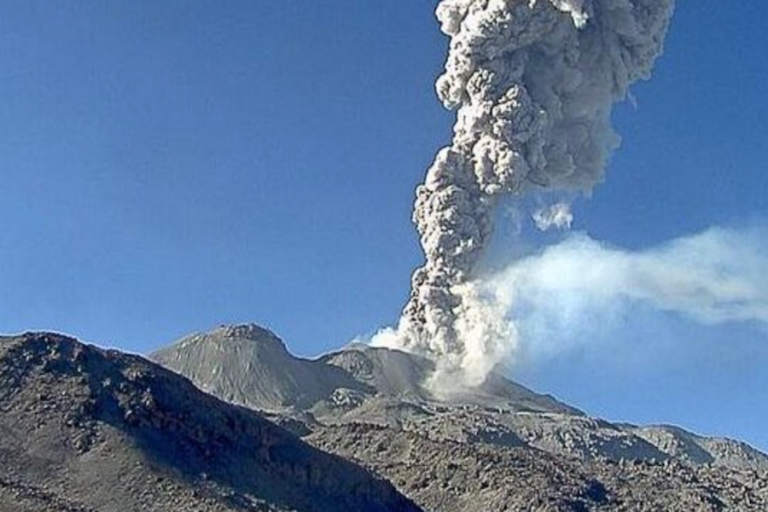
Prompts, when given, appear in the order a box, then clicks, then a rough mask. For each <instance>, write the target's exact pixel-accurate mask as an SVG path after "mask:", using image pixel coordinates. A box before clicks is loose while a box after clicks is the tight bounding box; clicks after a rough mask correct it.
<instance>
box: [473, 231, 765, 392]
mask: <svg viewBox="0 0 768 512" xmlns="http://www.w3.org/2000/svg"><path fill="white" fill-rule="evenodd" d="M767 250H768V233H766V231H764V230H758V229H752V230H732V229H722V228H713V229H710V230H708V231H706V232H704V233H701V234H698V235H695V236H690V237H685V238H680V239H677V240H674V241H672V242H669V243H666V244H663V245H661V246H658V247H654V248H650V249H646V250H641V251H628V250H624V249H619V248H614V247H609V246H607V245H605V244H601V243H599V242H597V241H595V240H593V239H591V238H589V237H588V236H586V235H583V234H575V235H571V236H569V237H568V238H567V239H566V240H565V241H564V242H562V243H560V244H558V245H554V246H551V247H548V248H546V249H545V250H543V252H541V253H540V254H536V255H533V256H530V257H527V258H524V259H521V260H519V261H517V262H514V263H512V264H511V265H509V266H508V267H507V268H506V269H504V270H502V271H501V272H498V273H496V274H493V275H488V276H485V277H483V278H480V279H478V280H476V281H473V282H472V283H470V284H468V285H466V286H467V287H468V288H471V289H472V292H471V295H466V296H467V297H471V298H470V299H468V300H467V304H468V305H467V310H468V312H469V313H468V314H467V315H466V316H465V318H464V322H465V323H466V324H468V325H469V326H470V327H469V328H468V329H467V333H471V335H472V336H473V337H474V341H473V342H472V344H473V346H474V347H476V348H477V347H478V346H479V349H480V350H478V352H477V353H475V354H474V356H473V359H472V363H473V365H468V366H467V368H466V370H467V372H468V375H469V376H470V377H475V378H477V379H482V378H483V377H484V375H485V374H486V372H488V371H490V370H491V369H493V367H495V366H496V365H497V364H498V363H501V362H502V361H504V360H505V359H508V358H510V357H514V353H515V351H516V350H519V349H525V350H526V352H539V353H550V354H551V353H557V352H559V351H563V350H566V349H567V348H569V347H570V346H571V345H574V344H579V343H584V342H586V341H587V340H583V339H577V338H579V337H580V336H583V335H584V330H583V326H585V325H590V329H589V330H591V331H592V332H593V333H595V332H599V331H600V330H601V329H609V328H610V327H609V325H608V324H610V323H611V322H612V321H613V320H615V317H617V316H620V315H621V312H622V311H632V310H634V309H635V307H636V306H639V305H642V306H644V307H645V308H649V309H651V310H655V311H660V312H668V313H674V314H678V315H681V316H683V317H685V318H687V319H688V320H690V321H693V322H696V323H698V324H702V325H719V324H725V323H731V322H734V323H752V324H754V325H756V326H758V327H760V328H762V329H764V330H765V331H766V332H768V251H767ZM470 301H471V305H470ZM488 318H492V323H488V321H487V319H488ZM494 324H495V325H494ZM504 324H506V325H507V327H506V328H507V329H508V333H509V335H508V336H507V337H506V338H504V337H501V336H497V335H496V334H495V333H497V332H499V325H504ZM480 339H482V340H484V343H485V344H480V343H479V342H478V340H480ZM490 340H495V341H496V344H493V343H489V341H490ZM533 344H535V346H532V345H533Z"/></svg>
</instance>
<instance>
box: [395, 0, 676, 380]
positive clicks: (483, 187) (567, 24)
mask: <svg viewBox="0 0 768 512" xmlns="http://www.w3.org/2000/svg"><path fill="white" fill-rule="evenodd" d="M672 10H673V0H442V1H441V2H440V3H439V5H438V7H437V17H438V19H439V21H440V23H441V26H442V31H443V32H444V33H445V34H446V35H448V36H449V37H450V39H451V40H450V52H449V55H448V60H447V63H446V67H445V73H444V74H443V75H442V76H441V77H440V78H439V79H438V81H437V92H438V95H439V97H440V99H441V100H442V102H443V104H444V105H445V107H446V108H449V109H455V110H456V111H457V121H456V125H455V127H454V136H453V141H452V143H451V145H450V146H448V147H446V148H443V149H442V150H441V151H440V152H439V153H438V155H437V157H436V159H435V162H434V164H433V165H432V167H431V168H430V169H429V171H428V173H427V177H426V180H425V182H424V184H423V185H421V186H419V188H418V190H417V199H416V205H415V211H414V215H413V219H414V222H415V224H416V226H417V228H418V231H419V234H420V236H421V245H422V247H423V250H424V253H425V256H426V263H425V264H424V266H423V267H422V268H420V269H418V270H417V271H416V272H415V274H414V276H413V283H412V292H411V297H410V300H409V302H408V304H407V306H406V307H405V310H404V312H403V316H402V318H401V321H400V325H399V327H398V331H397V333H396V334H391V333H390V336H389V338H390V339H389V340H388V341H386V342H385V343H390V344H397V345H399V346H400V347H402V348H405V349H407V350H410V351H414V352H421V353H425V354H427V355H431V356H433V357H434V358H436V359H438V360H440V361H442V362H443V363H444V364H445V365H447V366H449V367H450V366H455V367H457V368H460V367H462V366H465V363H466V359H467V358H473V357H476V354H475V353H473V351H475V350H483V347H482V346H475V347H470V346H468V343H474V344H476V345H477V344H480V345H483V344H485V345H488V346H491V345H494V342H493V340H488V341H487V342H486V341H482V338H483V337H485V338H488V337H493V336H507V337H509V336H512V335H513V334H514V333H512V332H509V329H512V328H513V326H501V325H499V326H496V327H498V328H496V327H494V326H493V325H491V324H492V322H490V319H485V320H482V319H475V320H476V321H477V322H480V323H483V326H482V329H484V331H485V332H483V333H478V332H475V331H476V330H477V328H478V325H476V322H475V320H473V321H470V320H469V319H468V317H467V315H470V314H471V311H468V308H470V307H471V304H470V303H471V301H472V300H473V298H472V293H473V292H472V291H471V288H468V287H467V286H465V284H466V283H468V282H469V281H470V280H471V278H472V277H473V270H474V269H475V267H476V265H477V263H478V260H479V259H480V257H481V256H482V255H483V252H484V250H485V249H486V247H487V246H488V243H489V240H490V238H491V235H492V232H493V225H492V224H493V223H492V214H493V211H494V208H495V206H496V204H497V202H498V199H499V198H500V197H501V196H503V195H507V194H513V195H523V194H526V193H527V192H529V191H538V192H541V193H546V192H554V193H555V195H557V194H558V193H559V194H563V193H573V192H583V193H588V192H589V191H590V190H591V189H592V187H593V186H594V185H595V184H596V183H598V182H600V181H602V179H603V173H604V169H605V164H606V159H607V156H608V154H609V152H610V151H611V150H612V149H613V148H615V147H616V145H617V143H618V137H617V136H616V134H615V133H614V132H613V130H612V128H611V125H610V112H611V107H612V105H613V104H614V103H615V102H617V101H620V100H622V99H624V98H625V97H626V95H627V90H628V87H629V86H630V84H632V83H633V82H635V81H637V80H639V79H643V78H647V77H648V76H649V73H650V71H651V68H652V66H653V63H654V60H655V59H656V57H657V56H658V55H659V54H660V53H661V50H662V43H663V40H664V35H665V33H666V30H667V26H668V23H669V20H670V17H671V14H672ZM535 218H536V219H537V224H539V221H541V224H540V225H542V226H545V227H546V226H550V225H562V224H570V220H571V216H570V211H569V210H568V208H567V205H563V204H558V205H555V206H552V207H549V208H545V209H542V211H541V212H538V213H537V214H536V215H535ZM468 322H469V323H468ZM473 322H475V323H473ZM470 324H471V325H470ZM467 331H472V339H473V340H472V341H469V340H468V338H467ZM491 331H494V332H491ZM393 339H396V341H393ZM478 339H480V341H478Z"/></svg>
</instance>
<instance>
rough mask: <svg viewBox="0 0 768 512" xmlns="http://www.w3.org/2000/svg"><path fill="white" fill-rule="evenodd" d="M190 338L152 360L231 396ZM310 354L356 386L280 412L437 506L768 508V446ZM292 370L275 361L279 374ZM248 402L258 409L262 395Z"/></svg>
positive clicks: (422, 372) (411, 370)
mask: <svg viewBox="0 0 768 512" xmlns="http://www.w3.org/2000/svg"><path fill="white" fill-rule="evenodd" d="M253 332H257V331H255V330H254V331H253ZM208 335H209V338H206V339H207V341H211V338H210V336H213V337H214V338H215V337H216V331H214V332H213V333H208ZM257 338H258V336H257ZM185 340H187V342H188V341H190V340H189V339H188V338H184V339H182V340H181V341H180V342H179V343H177V344H176V345H174V346H172V347H169V348H167V349H164V350H163V351H162V352H161V357H158V356H157V355H156V354H155V355H153V356H150V357H154V359H155V360H157V361H158V362H159V363H160V364H163V365H166V366H167V367H169V368H171V369H173V370H174V371H179V372H180V373H182V374H184V375H188V376H190V377H191V378H192V380H193V381H194V382H196V384H197V385H198V386H200V387H201V388H207V389H217V390H219V391H221V390H222V389H223V390H224V392H225V393H226V392H227V390H226V385H225V384H226V379H224V380H219V379H218V377H217V376H216V375H212V374H211V373H210V372H201V371H198V370H199V369H200V368H208V367H210V366H211V365H212V364H215V362H216V361H218V362H219V363H221V362H222V359H221V358H220V354H218V353H216V352H210V351H208V350H207V349H208V348H210V347H209V346H208V345H207V344H205V343H202V344H201V339H199V338H197V339H193V340H191V341H192V342H193V343H192V345H194V347H195V348H194V353H193V354H192V355H190V356H189V357H186V356H184V355H183V352H184V350H185V349H184V348H183V347H185V346H186V347H187V348H189V346H190V345H185ZM250 342H251V343H259V340H258V339H254V340H250ZM174 347H175V348H174ZM254 353H255V352H254ZM296 359H300V358H296ZM226 360H227V361H232V360H233V358H226ZM309 361H311V363H312V364H313V365H314V366H315V368H316V369H317V368H320V370H318V371H320V372H324V371H326V370H325V369H323V368H322V367H321V366H318V365H327V366H332V367H334V368H335V369H341V370H343V371H344V372H345V373H346V377H345V383H344V384H340V383H339V381H335V380H333V379H330V380H328V381H326V384H328V385H329V387H328V388H326V389H324V390H323V393H319V394H317V395H315V396H316V397H317V398H318V400H317V401H316V402H315V403H308V402H303V403H299V401H297V400H293V401H290V400H289V403H288V404H284V406H283V407H278V408H272V410H271V411H269V417H270V418H271V419H273V420H274V421H276V422H278V423H280V424H283V425H286V427H288V428H291V430H292V431H294V432H296V433H297V434H299V435H301V436H302V438H303V439H305V440H306V441H308V442H309V443H311V444H313V445H314V446H317V447H319V448H321V449H323V450H325V451H329V452H331V453H336V454H338V455H341V456H343V457H345V458H348V459H350V460H353V461H356V462H358V463H360V464H363V465H364V466H365V467H367V468H369V469H371V470H372V471H375V472H376V473H378V474H380V475H383V476H384V477H386V478H387V479H389V480H390V481H391V482H393V483H394V484H395V485H396V486H397V488H398V489H399V490H400V491H401V492H402V493H404V494H405V495H407V496H409V497H411V498H412V499H414V501H416V502H417V503H418V504H419V505H421V506H422V507H424V509H426V510H436V511H437V510H439V511H443V512H481V511H486V510H520V511H523V510H525V511H530V510H537V511H538V510H540V511H555V510H557V511H560V510H562V511H584V510H594V511H602V510H605V511H608V510H611V511H613V510H620V511H621V510H626V511H637V510H648V511H651V510H669V511H680V512H683V511H685V512H688V511H690V510H697V511H707V512H708V511H712V512H715V511H720V510H730V509H735V510H742V511H755V512H758V511H759V512H762V511H764V510H766V509H768V456H766V455H765V454H763V453H762V452H760V451H759V450H756V449H754V448H753V447H750V446H749V445H747V444H745V443H741V442H738V441H733V440H730V439H717V438H706V437H703V436H698V435H696V434H693V433H690V432H688V431H686V430H684V429H681V428H679V427H671V426H636V425H631V424H626V423H611V422H609V421H606V420H602V419H598V418H591V417H589V416H588V415H587V414H585V413H583V412H582V411H580V410H578V409H575V408H572V407H570V406H568V405H567V404H563V403H561V402H559V401H557V400H556V399H555V398H552V397H548V396H546V395H541V394H538V393H535V392H533V391H531V390H528V389H527V388H524V387H523V386H520V385H519V384H516V383H514V382H512V381H510V380H508V379H506V378H504V377H503V376H495V377H494V378H492V379H491V381H490V383H491V384H490V385H488V384H486V386H484V387H482V388H479V389H472V390H468V391H467V392H466V393H465V394H463V395H458V396H452V397H449V398H448V399H446V397H436V396H434V395H433V394H432V393H431V392H430V391H429V389H428V388H427V387H425V386H424V384H423V382H424V380H425V379H426V378H427V377H428V375H429V371H430V368H431V365H432V363H431V362H430V361H428V360H426V359H424V358H422V357H419V356H413V355H410V354H406V353H404V352H399V351H392V350H388V349H382V348H373V347H369V346H366V345H360V344H353V345H350V346H347V347H344V348H342V349H340V350H337V351H333V352H331V353H329V354H325V355H323V356H321V357H319V358H317V359H314V360H309ZM182 363H183V364H182ZM196 363H199V366H197V367H196V366H195V364H196ZM244 364H246V361H244V360H242V359H240V360H237V361H236V366H237V367H240V366H242V365H244ZM224 367H226V365H224ZM293 367H294V366H293V365H281V366H269V365H267V368H268V369H269V370H270V371H271V372H272V373H273V375H270V376H269V377H268V380H270V381H272V380H276V381H279V380H280V379H285V378H287V377H286V375H285V374H286V373H288V372H290V371H291V369H292V368H293ZM233 375H238V376H243V377H244V378H245V379H246V381H245V382H235V383H234V385H235V386H240V387H242V388H243V389H247V388H249V387H250V384H248V379H251V378H254V377H253V376H252V375H247V374H244V373H243V372H240V371H239V370H237V371H235V372H233ZM219 376H220V375H219ZM194 377H196V378H197V379H201V378H202V380H198V381H195V378H194ZM208 379H211V380H208ZM288 380H289V381H290V380H291V379H290V378H288ZM336 384H339V385H338V386H336V387H335V389H333V391H331V392H330V394H329V393H328V390H329V389H330V388H332V387H333V386H334V385H336ZM267 405H269V404H267ZM248 406H249V407H253V408H255V409H260V408H261V404H260V403H259V398H258V397H251V400H250V401H249V404H248ZM513 468H514V469H513ZM530 486H533V488H530ZM523 488H525V489H527V490H525V491H524V490H523Z"/></svg>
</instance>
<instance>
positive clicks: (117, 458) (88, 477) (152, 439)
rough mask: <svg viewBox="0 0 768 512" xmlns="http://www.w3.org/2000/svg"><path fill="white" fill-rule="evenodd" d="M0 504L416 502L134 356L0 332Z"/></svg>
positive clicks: (391, 506)
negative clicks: (7, 335) (0, 335)
mask: <svg viewBox="0 0 768 512" xmlns="http://www.w3.org/2000/svg"><path fill="white" fill-rule="evenodd" d="M0 510H2V511H3V512H17V511H18V512H47V511H56V512H58V511H61V512H64V511H66V512H76V511H77V512H86V511H89V512H90V511H100V512H101V511H114V512H132V511H136V512H139V511H157V512H166V511H168V512H170V511H174V512H176V511H190V512H194V511H201V512H207V511H211V512H213V511H246V510H250V511H278V510H279V511H283V510H285V511H288V510H296V511H318V512H320V511H332V510H336V511H346V510H370V511H381V512H383V511H390V510H404V511H410V510H413V511H416V510H419V509H418V508H417V507H416V506H415V505H413V504H412V503H411V502H409V501H408V500H407V499H406V498H404V497H403V496H402V495H400V494H398V492H397V491H396V490H395V489H394V488H393V487H392V486H391V485H390V484H389V483H387V482H386V481H384V480H382V479H380V478H376V477H374V476H373V475H371V474H370V473H369V472H368V471H366V470H365V469H363V468H361V467H359V466H357V465H355V464H353V463H350V462H348V461H346V460H344V459H342V458H340V457H338V456H334V455H329V454H327V453H324V452H322V451H320V450H318V449H316V448H313V447H311V446H309V445H307V444H306V443H304V442H302V441H301V440H299V439H298V438H296V437H295V436H294V435H293V434H291V433H289V432H287V431H286V430H284V429H282V428H280V427H278V426H276V425H274V424H273V423H271V422H270V421H268V420H266V419H264V418H263V417H262V416H260V415H259V414H258V413H256V412H253V411H250V410H247V409H244V408H240V407H237V406H233V405H230V404H227V403H224V402H222V401H220V400H218V399H216V398H214V397H213V396H210V395H207V394H204V393H202V392H201V391H199V390H198V389H196V388H195V387H194V386H193V385H192V384H191V383H190V382H189V381H188V380H186V379H185V378H183V377H180V376H178V375H177V374H175V373H172V372H169V371H167V370H165V369H163V368H161V367H159V366H157V365H155V364H153V363H151V362H149V361H147V360H145V359H143V358H140V357H137V356H130V355H125V354H121V353H119V352H116V351H104V350H101V349H97V348H94V347H90V346H86V345H83V344H81V343H79V342H77V341H75V340H74V339H71V338H67V337H64V336H59V335H54V334H27V335H23V336H18V337H6V338H0Z"/></svg>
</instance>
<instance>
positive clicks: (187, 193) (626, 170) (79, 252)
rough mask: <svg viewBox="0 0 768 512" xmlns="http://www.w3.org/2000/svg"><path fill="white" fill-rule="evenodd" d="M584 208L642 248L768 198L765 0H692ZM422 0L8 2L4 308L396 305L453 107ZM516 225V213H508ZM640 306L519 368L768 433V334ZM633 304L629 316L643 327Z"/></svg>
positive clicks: (600, 405) (394, 312)
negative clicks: (440, 84) (605, 329)
mask: <svg viewBox="0 0 768 512" xmlns="http://www.w3.org/2000/svg"><path fill="white" fill-rule="evenodd" d="M678 4H679V5H678V8H677V13H676V16H675V19H674V21H673V26H672V29H671V31H670V34H669V37H668V43H667V51H666V53H665V55H664V57H663V58H662V59H661V60H660V61H659V64H658V66H657V69H656V72H655V75H654V79H653V80H652V81H651V82H648V83H644V84H640V85H639V86H637V87H635V88H634V95H635V97H636V100H637V106H636V107H635V106H632V105H625V106H621V107H619V108H618V109H617V110H616V113H615V123H616V127H617V129H618V131H619V132H620V133H621V135H622V137H623V145H622V148H621V149H620V150H619V151H618V152H617V153H616V154H615V155H614V157H613V159H612V161H611V165H610V169H609V171H608V180H607V181H606V183H605V184H603V185H601V186H599V187H598V188H597V189H596V190H595V193H594V195H593V197H592V198H591V199H590V200H589V201H586V200H585V201H579V202H578V203H577V205H576V214H577V218H576V222H575V227H576V228H577V229H579V230H585V231H588V232H589V233H590V235H591V236H592V237H594V238H596V239H599V240H605V241H608V242H610V243H612V244H616V245H619V246H622V247H627V248H633V249H634V248H642V247H646V246H649V245H655V244H658V243H660V242H663V241H665V240H668V239H670V238H674V237H678V236H681V235H687V234H691V233H695V232H698V231H701V230H704V229H706V228H707V227H709V226H712V225H728V226H740V225H743V224H746V223H763V220H764V219H766V217H768V201H766V200H765V192H766V190H768V172H766V171H768V169H766V162H767V161H768V144H767V142H768V141H767V140H766V132H767V131H766V128H767V127H766V122H765V120H766V119H768V101H767V100H766V99H765V90H766V88H765V83H766V81H768V59H766V58H765V55H764V52H765V48H768V31H766V30H765V27H766V26H768V3H765V2H732V3H730V4H728V5H727V6H724V4H721V3H717V2H705V3H694V2H678ZM433 8H434V3H433V2H421V1H420V2H412V1H407V2H406V1H400V2H359V1H352V0H344V1H342V0H326V1H324V2H314V1H310V0H294V1H291V2H245V1H227V2H216V3H212V2H203V1H184V2H181V1H172V0H168V1H164V2H150V1H144V0H131V1H107V2H96V1H83V2H75V3H72V2H54V3H52V2H38V1H29V0H25V1H21V0H11V1H7V2H2V3H0V62H2V69H3V71H2V74H3V79H2V80H0V95H1V96H2V98H3V101H2V103H0V178H1V180H2V181H0V184H1V186H2V189H1V190H2V200H1V201H0V219H2V222H1V223H0V332H6V333H10V332H19V331H24V330H30V329H50V330H57V331H64V332H67V333H71V334H74V335H77V336H79V337H81V338H83V339H85V340H87V341H91V342H96V343H99V344H103V345H111V346H117V347H120V348H123V349H125V350H130V351H136V352H146V351H149V350H152V349H154V348H157V347H159V346H161V345H164V344H167V343H168V342H170V341H172V340H174V339H176V338H178V337H180V336H181V335H184V334H186V333H188V332H190V331H196V330H206V329H209V328H211V327H213V326H216V325H218V324H221V323H233V322H246V321H255V322H258V323H261V324H263V325H266V326H268V327H271V328H272V329H274V330H275V331H276V332H277V333H278V334H280V335H281V336H282V337H283V338H285V339H286V340H287V342H288V344H289V346H290V348H291V350H292V351H294V352H296V353H299V354H307V355H314V354H318V353H320V352H322V351H325V350H328V349H331V348H334V347H338V346H339V345H341V344H343V343H345V342H346V341H347V340H349V339H351V338H353V337H355V336H357V335H360V334H366V333H371V332H373V331H374V330H375V329H377V328H378V327H380V326H383V325H386V324H389V323H392V322H393V321H395V319H396V318H397V316H398V314H399V311H400V308H401V307H402V305H403V303H404V301H405V299H406V297H407V293H408V286H409V280H410V273H411V271H412V269H413V268H414V267H416V266H417V265H418V264H419V263H420V262H421V254H420V250H419V247H418V244H417V239H416V234H415V231H414V229H413V228H412V226H411V224H410V216H411V206H412V199H413V189H414V187H415V186H416V184H417V183H418V182H419V181H420V180H421V179H422V177H423V174H424V170H425V169H426V167H427V166H428V165H429V164H430V163H431V160H432V158H433V156H434V154H435V152H436V150H437V149H438V148H439V147H440V146H442V145H444V144H445V143H446V142H448V140H449V137H450V133H451V132H450V130H451V125H452V122H453V116H452V114H451V113H449V112H446V111H444V110H443V109H442V107H441V106H440V105H439V102H438V101H437V99H436V97H435V94H434V92H433V82H434V79H435V77H436V76H437V75H438V74H439V72H440V70H441V68H442V64H443V60H444V57H445V49H446V40H445V39H444V38H443V37H442V35H441V34H440V33H439V31H438V27H437V23H436V22H435V20H434V17H433V13H432V11H433ZM500 229H501V230H503V229H504V226H500ZM642 318H643V314H642V312H639V313H638V315H637V317H636V319H635V320H634V321H633V322H634V324H633V325H631V326H629V328H628V329H627V331H626V334H625V336H624V339H621V340H617V341H616V344H615V345H612V348H610V349H605V348H602V349H601V348H595V349H589V348H588V347H582V348H580V349H578V350H573V351H571V352H568V353H565V354H562V355H561V356H559V357H557V358H554V359H552V360H549V361H546V362H542V363H541V364H540V365H538V366H535V367H530V368H526V369H523V370H521V373H520V374H519V375H518V376H517V377H518V378H519V379H521V380H522V381H523V382H525V383H527V384H529V385H532V386H533V387H535V388H536V389H538V390H541V391H546V392H551V393H553V394H555V395H557V396H559V397H561V398H564V399H566V400H568V401H571V402H572V403H574V404H575V405H577V406H579V407H582V408H584V409H585V410H587V411H589V412H590V413H593V414H596V415H601V416H604V417H607V418H610V419H616V420H627V421H637V422H674V423H680V424H682V425H684V426H686V427H689V428H693V429H695V430H698V431H701V432H704V433H711V434H727V435H731V436H736V437H740V438H744V439H746V440H748V441H750V442H752V443H754V444H757V445H759V446H761V447H762V448H764V449H768V434H766V433H765V428H764V425H765V424H766V421H768V413H766V412H765V411H768V397H767V396H766V395H765V389H767V388H768V375H766V374H768V372H765V368H766V365H768V339H766V335H765V333H764V332H760V331H759V330H757V329H753V328H750V327H749V326H726V327H717V328H701V327H695V326H692V325H690V324H688V323H685V322H682V321H680V320H679V319H674V318H671V319H670V320H669V322H666V323H665V325H664V332H663V336H662V335H660V333H659V330H658V329H650V330H647V331H644V324H643V322H642ZM635 324H636V325H635Z"/></svg>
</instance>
